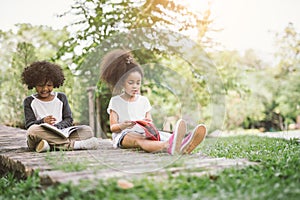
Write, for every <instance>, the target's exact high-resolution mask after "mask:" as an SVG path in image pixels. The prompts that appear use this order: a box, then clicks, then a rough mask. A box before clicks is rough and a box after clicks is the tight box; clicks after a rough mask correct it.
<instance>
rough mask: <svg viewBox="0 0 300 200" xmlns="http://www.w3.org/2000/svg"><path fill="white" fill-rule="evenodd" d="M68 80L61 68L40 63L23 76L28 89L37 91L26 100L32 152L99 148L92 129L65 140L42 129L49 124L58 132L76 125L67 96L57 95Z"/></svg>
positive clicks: (44, 62) (33, 65) (79, 131)
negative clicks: (54, 90) (44, 124)
mask: <svg viewBox="0 0 300 200" xmlns="http://www.w3.org/2000/svg"><path fill="white" fill-rule="evenodd" d="M64 80H65V77H64V74H63V71H62V69H61V67H60V66H59V65H56V64H53V63H50V62H47V61H37V62H34V63H32V64H31V65H30V66H28V67H26V68H25V69H24V71H23V73H22V81H23V83H24V84H26V85H27V87H28V89H33V88H35V90H36V94H33V95H31V96H28V97H26V98H25V99H24V102H23V105H24V114H25V127H26V129H27V145H28V147H29V149H30V150H35V151H37V152H44V151H48V150H52V149H64V150H73V149H96V148H97V147H98V145H99V143H98V140H97V138H95V137H93V135H94V134H93V131H92V129H91V127H89V126H87V125H81V126H80V128H79V129H77V130H76V131H74V132H72V133H71V134H70V136H69V137H67V138H64V137H61V136H59V135H58V134H56V133H54V132H53V131H51V130H49V129H45V128H43V127H42V126H41V124H43V123H47V124H50V125H53V126H55V127H56V128H58V129H64V128H67V127H71V126H72V125H73V118H72V112H71V109H70V106H69V103H68V99H67V97H66V95H65V94H64V93H61V92H53V89H54V88H59V87H60V86H62V85H63V83H64Z"/></svg>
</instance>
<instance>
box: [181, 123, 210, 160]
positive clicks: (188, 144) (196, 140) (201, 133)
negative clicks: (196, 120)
mask: <svg viewBox="0 0 300 200" xmlns="http://www.w3.org/2000/svg"><path fill="white" fill-rule="evenodd" d="M205 136H206V127H205V125H203V124H199V125H198V126H196V127H195V129H194V130H193V132H191V133H190V134H189V135H188V136H186V137H185V138H184V139H183V142H182V144H181V148H180V153H181V154H190V153H191V152H192V151H193V150H194V149H195V148H196V147H197V146H198V145H199V144H200V143H201V142H202V141H203V140H204V138H205Z"/></svg>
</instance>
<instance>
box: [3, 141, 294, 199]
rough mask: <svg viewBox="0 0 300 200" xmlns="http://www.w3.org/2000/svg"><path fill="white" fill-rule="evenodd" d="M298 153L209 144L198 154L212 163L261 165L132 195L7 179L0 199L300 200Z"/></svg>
mask: <svg viewBox="0 0 300 200" xmlns="http://www.w3.org/2000/svg"><path fill="white" fill-rule="evenodd" d="M299 147H300V146H299V143H297V142H295V141H293V140H291V141H285V140H281V139H272V138H262V137H257V136H238V137H228V138H219V139H217V140H216V139H213V138H208V139H207V140H206V141H205V143H204V145H203V146H200V147H199V149H196V151H201V152H202V153H204V154H206V155H209V156H212V157H226V158H246V159H248V160H250V161H255V162H258V163H259V165H255V166H249V167H245V168H243V169H235V168H230V169H226V170H224V171H222V172H220V173H219V174H218V175H214V176H204V177H196V176H192V175H186V174H185V175H179V176H176V177H172V176H169V177H168V178H166V179H159V181H158V180H155V179H154V178H143V179H137V180H133V181H132V183H133V184H134V187H133V188H131V189H121V188H120V187H118V184H117V181H118V180H116V179H110V180H107V181H99V182H98V183H97V184H96V185H95V184H89V183H88V182H85V183H82V185H79V186H74V185H71V184H60V185H55V186H50V187H47V188H42V187H41V185H40V183H39V179H38V176H37V175H34V176H32V177H30V178H28V179H27V180H16V179H14V178H13V176H12V175H10V174H8V175H7V176H5V177H2V178H1V179H0V190H1V191H3V192H2V193H1V196H0V199H180V200H181V199H189V200H192V199H226V200H228V199H257V200H258V199H259V200H261V199H264V200H265V199H267V200H268V199H272V200H273V199H274V200H276V199H285V200H286V199H287V200H293V199H299V196H300V187H299V186H300V148H299Z"/></svg>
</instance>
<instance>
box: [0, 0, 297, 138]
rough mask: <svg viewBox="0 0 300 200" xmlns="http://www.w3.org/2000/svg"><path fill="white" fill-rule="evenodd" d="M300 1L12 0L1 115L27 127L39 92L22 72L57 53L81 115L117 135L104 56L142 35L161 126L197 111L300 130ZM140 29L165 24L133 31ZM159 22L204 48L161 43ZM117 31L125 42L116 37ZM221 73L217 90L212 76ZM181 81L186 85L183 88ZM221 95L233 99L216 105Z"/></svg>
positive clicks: (2, 25)
mask: <svg viewBox="0 0 300 200" xmlns="http://www.w3.org/2000/svg"><path fill="white" fill-rule="evenodd" d="M299 9H300V1H297V0H286V1H281V0H272V1H271V0H260V1H258V0H253V1H246V0H223V1H217V0H215V1H213V0H212V1H208V0H199V1H196V0H194V1H193V0H187V1H180V0H173V1H171V0H169V1H168V0H85V1H84V0H76V1H73V0H51V1H50V0H26V1H18V0H9V1H8V0H2V1H1V7H0V19H1V20H0V45H1V48H0V55H1V56H0V70H1V75H0V91H1V92H0V95H1V98H0V110H1V112H0V123H1V124H5V125H8V126H14V127H20V128H24V117H23V105H22V104H23V99H24V98H25V97H26V96H27V95H30V94H32V93H34V92H35V91H28V90H27V88H26V87H25V86H24V85H23V84H22V82H21V79H20V75H21V73H22V71H23V69H24V67H26V66H27V65H29V64H30V63H31V62H33V61H36V60H50V61H53V62H56V63H58V64H60V65H61V66H62V67H63V69H64V73H65V76H66V82H65V84H64V86H63V87H61V88H59V89H58V91H62V92H65V93H66V94H67V96H68V98H69V103H70V105H71V108H72V111H73V116H74V119H75V122H76V123H82V124H91V125H92V126H93V127H94V128H95V130H96V132H97V134H98V135H101V136H102V137H109V136H110V133H109V128H108V115H107V113H106V107H107V104H108V101H109V99H110V97H111V95H112V94H111V92H110V90H109V89H108V88H107V86H106V85H105V84H103V83H101V82H100V81H99V80H98V78H99V63H100V62H101V57H102V56H103V54H104V53H106V52H107V51H108V50H109V48H106V47H108V46H109V47H110V48H119V47H130V44H131V43H134V44H135V45H136V46H138V45H139V48H135V49H134V50H133V54H134V56H135V57H136V59H137V60H138V61H139V63H141V65H142V66H143V67H144V70H145V74H146V76H145V80H144V85H143V88H142V92H143V94H144V95H146V96H148V98H149V99H150V101H151V104H152V105H153V111H152V115H153V118H154V121H155V123H156V125H157V126H158V127H159V128H160V129H162V128H163V127H164V125H165V124H166V123H167V124H168V123H169V122H170V123H171V122H172V121H174V120H176V119H177V118H179V117H182V116H183V115H189V113H190V116H192V117H193V120H194V121H195V123H206V124H209V130H210V131H209V132H213V131H215V130H226V131H230V130H251V131H260V132H273V131H282V130H294V129H298V128H300V110H299V109H300V103H299V99H300V79H299V75H300V74H299V68H300V65H299V63H300V55H299V52H300V32H299V31H300V30H299V29H300V13H299V12H298V11H299ZM140 28H147V30H148V31H149V30H150V32H151V30H156V31H157V32H156V33H155V31H152V33H149V32H139V33H138V34H137V35H133V34H132V33H136V32H134V30H137V29H140ZM159 30H170V31H169V32H168V31H167V32H166V33H167V34H170V35H171V36H172V35H175V36H178V35H179V36H180V37H179V38H177V39H176V40H179V41H180V40H185V39H188V40H189V41H192V42H193V43H194V44H196V45H197V47H201V52H200V51H189V52H188V54H189V56H188V59H185V58H186V57H185V56H184V53H183V54H180V53H179V51H176V50H173V51H166V49H167V50H168V49H172V48H174V46H172V45H171V47H170V44H166V42H165V43H164V42H161V41H162V39H163V37H158V36H160V35H159V34H158V33H161V32H160V31H159ZM129 33H130V34H131V35H130V37H131V38H130V37H128V34H129ZM154 33H155V34H154ZM116 35H117V36H122V37H119V39H120V38H121V39H122V41H120V40H116V39H114V40H111V38H116ZM170 35H169V36H170ZM128 38H129V39H128ZM166 38H168V37H167V36H166ZM127 39H128V40H127ZM145 39H148V40H147V42H143V41H144V40H145ZM133 41H134V42H133ZM159 41H160V42H159ZM158 44H159V45H158ZM185 45H186V43H183V45H182V46H185ZM180 48H181V47H180ZM181 49H183V48H181ZM202 51H203V52H202ZM190 59H191V60H190ZM206 59H209V60H210V64H209V65H205V60H206ZM198 60H200V61H201V62H197V64H195V63H196V62H195V61H198ZM204 66H205V67H204ZM207 68H213V69H214V72H213V74H211V72H209V73H208V71H209V69H207ZM214 76H217V77H218V78H219V79H218V81H216V84H217V85H219V86H220V87H218V89H217V90H212V89H211V87H212V86H211V85H210V84H211V82H213V81H215V79H214ZM166 77H167V78H166ZM178 77H180V78H179V79H178ZM179 80H182V81H183V83H182V82H181V83H180V81H179ZM179 85H184V87H183V89H182V90H181V91H186V92H179V93H178V92H177V90H179V88H180V87H179ZM174 88H175V91H174ZM216 93H218V94H219V95H220V96H218V97H220V98H219V102H218V100H216V98H214V95H215V94H216ZM218 97H217V98H218ZM216 104H220V105H224V108H221V109H220V110H219V112H218V110H214V111H212V107H215V106H216ZM221 107H222V106H221ZM183 108H184V109H183ZM183 112H184V113H183ZM215 115H220V119H218V123H217V124H218V126H214V124H216V123H215V120H216V119H215ZM220 124H221V125H220Z"/></svg>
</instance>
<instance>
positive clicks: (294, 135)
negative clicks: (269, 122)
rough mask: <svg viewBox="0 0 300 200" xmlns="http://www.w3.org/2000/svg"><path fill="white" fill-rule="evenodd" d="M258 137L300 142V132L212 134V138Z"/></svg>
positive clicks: (221, 132)
mask: <svg viewBox="0 0 300 200" xmlns="http://www.w3.org/2000/svg"><path fill="white" fill-rule="evenodd" d="M245 134H247V135H256V136H260V137H269V138H282V139H285V140H291V139H294V140H296V141H298V142H300V130H286V131H279V132H264V133H262V132H254V131H248V132H245V131H241V132H239V131H231V132H227V131H226V132H223V131H215V132H213V133H211V134H210V137H230V136H237V135H245Z"/></svg>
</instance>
